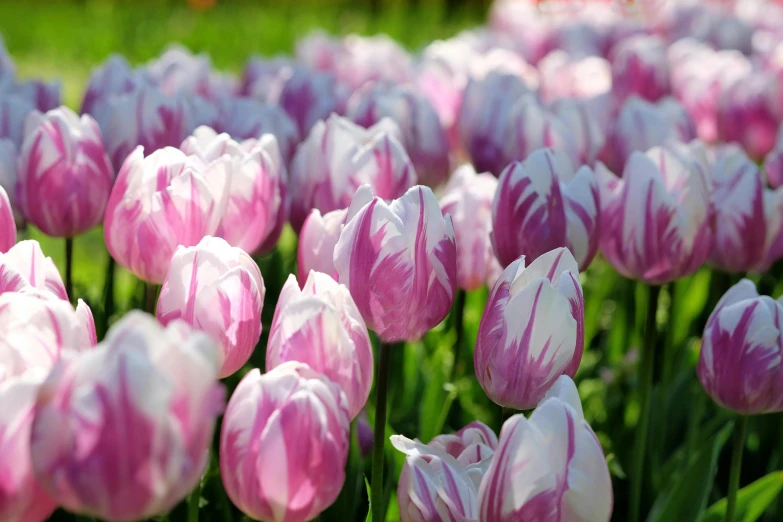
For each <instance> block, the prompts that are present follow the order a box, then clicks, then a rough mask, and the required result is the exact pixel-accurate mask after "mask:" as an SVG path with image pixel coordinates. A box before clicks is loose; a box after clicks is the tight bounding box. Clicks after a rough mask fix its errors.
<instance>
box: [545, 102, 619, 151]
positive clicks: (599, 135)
mask: <svg viewBox="0 0 783 522" xmlns="http://www.w3.org/2000/svg"><path fill="white" fill-rule="evenodd" d="M550 110H551V111H552V113H553V114H554V115H555V116H556V117H557V118H559V119H560V121H562V122H563V124H564V125H565V126H566V127H568V128H569V129H570V130H571V132H570V134H572V135H573V137H574V139H575V142H576V152H577V154H576V158H577V162H576V163H577V164H581V165H594V164H595V162H596V160H597V159H598V155H599V154H600V152H601V150H602V148H603V146H604V144H605V143H606V139H607V128H608V127H609V125H610V122H611V112H610V111H611V99H610V97H609V95H608V94H606V95H601V96H597V97H594V98H581V99H580V98H561V99H559V100H556V101H555V102H554V103H552V105H551V106H550Z"/></svg>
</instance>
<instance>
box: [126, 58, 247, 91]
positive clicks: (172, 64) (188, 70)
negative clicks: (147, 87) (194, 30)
mask: <svg viewBox="0 0 783 522" xmlns="http://www.w3.org/2000/svg"><path fill="white" fill-rule="evenodd" d="M140 73H141V74H142V75H143V76H144V77H145V79H146V80H147V81H148V82H149V83H151V84H153V85H155V86H157V87H158V88H159V89H160V90H161V92H163V93H164V94H165V95H167V96H175V95H180V94H185V95H194V94H195V95H198V96H200V97H202V98H205V99H209V100H214V99H217V98H223V97H228V96H232V95H233V94H234V92H235V91H236V85H234V83H235V82H234V80H233V79H231V78H229V77H227V76H224V75H220V74H217V73H215V72H214V71H213V70H212V63H211V60H210V58H209V55H208V54H206V53H199V54H193V53H192V52H191V51H190V50H189V49H188V48H187V47H183V46H181V45H177V44H174V45H171V46H169V47H168V48H167V49H166V50H165V51H164V52H163V53H162V54H161V55H160V56H158V57H157V58H155V59H153V60H151V61H149V62H148V63H147V64H145V65H144V67H142V69H141V71H140Z"/></svg>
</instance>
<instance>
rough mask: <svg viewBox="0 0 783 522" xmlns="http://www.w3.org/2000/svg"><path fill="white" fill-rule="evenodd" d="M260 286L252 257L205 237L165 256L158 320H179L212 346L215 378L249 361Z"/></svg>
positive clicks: (261, 299) (261, 294)
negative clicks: (215, 358)
mask: <svg viewBox="0 0 783 522" xmlns="http://www.w3.org/2000/svg"><path fill="white" fill-rule="evenodd" d="M265 294H266V288H265V287H264V280H263V279H262V277H261V272H260V271H259V269H258V266H257V265H256V263H255V261H253V258H251V257H250V255H248V254H247V253H246V252H245V251H244V250H242V249H240V248H236V247H232V246H230V245H229V244H228V243H226V242H225V241H224V240H222V239H219V238H215V237H209V236H207V237H205V238H204V239H202V240H201V241H199V243H198V245H196V246H193V247H179V248H177V251H176V252H175V253H174V257H172V258H171V265H170V266H169V270H168V273H167V274H166V279H165V280H164V281H163V287H162V288H161V291H160V297H159V298H158V307H157V312H156V313H157V317H158V320H159V321H160V322H161V323H162V324H164V325H167V324H169V323H170V322H172V321H175V320H180V319H181V320H183V321H185V322H186V323H188V324H189V325H191V326H192V327H193V328H195V329H197V330H201V331H203V332H205V333H207V334H208V335H209V336H210V337H212V339H214V340H215V341H216V342H217V345H218V348H219V349H220V355H221V366H220V371H219V372H218V377H219V378H221V379H222V378H224V377H228V376H229V375H231V374H233V373H234V372H236V371H237V370H239V369H240V368H241V367H242V366H243V365H244V364H245V363H246V362H247V361H248V359H250V355H251V354H252V353H253V350H254V349H255V347H256V344H258V340H259V338H260V337H261V310H262V308H263V306H264V295H265Z"/></svg>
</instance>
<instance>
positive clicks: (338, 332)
mask: <svg viewBox="0 0 783 522" xmlns="http://www.w3.org/2000/svg"><path fill="white" fill-rule="evenodd" d="M286 361H300V362H303V363H307V364H308V365H310V367H311V368H312V369H313V370H315V371H317V372H319V373H322V374H324V375H325V376H326V377H328V378H329V379H330V380H331V381H332V382H334V383H335V384H337V385H338V386H340V388H342V390H343V392H344V393H345V396H346V399H347V400H348V413H349V414H350V416H351V418H352V419H353V418H354V417H356V416H357V415H358V414H359V412H360V411H361V409H362V408H363V407H364V405H365V403H366V402H367V398H368V397H369V396H370V388H371V387H372V376H373V356H372V345H371V344H370V337H369V335H368V334H367V326H365V324H364V320H363V319H362V316H361V314H360V313H359V309H358V308H356V304H355V303H354V302H353V299H352V298H351V294H350V293H349V292H348V289H347V288H345V287H344V286H343V285H341V284H338V283H337V282H336V281H335V280H334V279H332V278H331V277H329V276H328V275H326V274H321V273H319V272H310V273H309V275H308V277H307V281H306V282H305V283H304V286H303V287H302V289H301V290H300V289H299V284H298V283H297V282H296V278H295V277H294V276H293V275H291V276H288V280H287V281H286V283H285V285H284V286H283V290H282V291H281V292H280V298H279V300H278V301H277V308H275V316H274V319H273V320H272V328H271V330H270V331H269V344H268V345H267V349H266V369H267V371H269V370H272V369H273V368H276V367H277V366H280V365H281V364H283V363H284V362H286Z"/></svg>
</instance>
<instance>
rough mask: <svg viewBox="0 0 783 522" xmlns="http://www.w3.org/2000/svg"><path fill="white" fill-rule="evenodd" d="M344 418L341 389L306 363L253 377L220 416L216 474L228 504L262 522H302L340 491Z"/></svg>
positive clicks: (347, 423) (253, 373)
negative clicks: (219, 477)
mask: <svg viewBox="0 0 783 522" xmlns="http://www.w3.org/2000/svg"><path fill="white" fill-rule="evenodd" d="M349 433H350V419H349V416H348V405H347V402H346V399H345V395H344V394H343V393H342V391H341V390H340V388H339V386H337V385H336V384H334V383H332V382H331V381H330V380H328V379H327V378H326V377H324V376H323V375H321V374H319V373H317V372H315V371H314V370H312V369H311V368H310V367H309V366H307V365H306V364H304V363H297V362H293V361H292V362H288V363H285V364H282V365H280V366H278V367H277V368H275V369H274V370H272V371H270V372H269V373H266V374H264V375H261V373H260V372H259V371H258V370H257V369H254V370H251V371H250V372H249V373H248V374H247V375H245V377H244V378H243V379H242V381H241V382H240V383H239V385H238V386H237V388H236V390H235V391H234V394H233V395H232V396H231V400H230V401H229V403H228V407H227V408H226V413H225V416H224V417H223V426H222V431H221V434H220V474H221V476H222V478H223V486H224V487H225V489H226V493H228V496H229V498H231V500H232V502H234V504H235V505H236V506H237V507H238V508H239V509H240V510H241V511H242V512H243V513H245V514H246V515H248V516H249V517H251V518H253V519H256V520H264V521H268V522H304V521H306V520H312V519H313V518H315V517H316V516H317V515H318V514H319V513H321V512H322V511H323V510H324V509H326V508H327V507H329V505H331V504H332V503H333V502H334V501H335V499H337V496H338V495H339V494H340V490H341V489H342V487H343V482H344V481H345V464H346V461H347V459H348V449H349Z"/></svg>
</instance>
